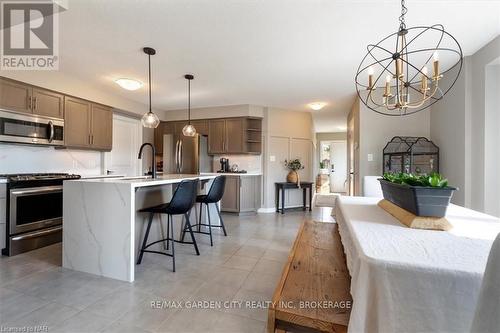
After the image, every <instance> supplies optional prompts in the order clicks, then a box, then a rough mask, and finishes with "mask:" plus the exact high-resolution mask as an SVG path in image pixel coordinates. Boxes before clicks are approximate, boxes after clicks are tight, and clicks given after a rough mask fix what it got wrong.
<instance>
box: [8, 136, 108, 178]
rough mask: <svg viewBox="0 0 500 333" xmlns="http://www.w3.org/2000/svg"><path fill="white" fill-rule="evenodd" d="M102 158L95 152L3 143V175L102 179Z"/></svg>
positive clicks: (100, 154)
mask: <svg viewBox="0 0 500 333" xmlns="http://www.w3.org/2000/svg"><path fill="white" fill-rule="evenodd" d="M102 155H103V154H102V153H100V152H95V151H85V150H72V149H54V148H52V147H39V146H24V145H14V144H5V143H0V174H10V173H38V172H40V173H46V172H68V173H74V174H79V175H87V176H91V175H98V174H101V173H102V163H103V156H102Z"/></svg>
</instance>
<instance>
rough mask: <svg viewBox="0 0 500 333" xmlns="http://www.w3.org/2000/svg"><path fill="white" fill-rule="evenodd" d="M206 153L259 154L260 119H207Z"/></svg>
mask: <svg viewBox="0 0 500 333" xmlns="http://www.w3.org/2000/svg"><path fill="white" fill-rule="evenodd" d="M208 153H209V154H261V153H262V119H260V118H225V119H210V120H209V121H208Z"/></svg>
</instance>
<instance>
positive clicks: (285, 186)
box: [274, 182, 313, 214]
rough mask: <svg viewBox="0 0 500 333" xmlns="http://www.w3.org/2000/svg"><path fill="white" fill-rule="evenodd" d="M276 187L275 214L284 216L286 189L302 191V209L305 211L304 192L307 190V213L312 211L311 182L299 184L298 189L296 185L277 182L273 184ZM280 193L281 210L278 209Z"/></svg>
mask: <svg viewBox="0 0 500 333" xmlns="http://www.w3.org/2000/svg"><path fill="white" fill-rule="evenodd" d="M274 185H275V187H276V200H275V201H276V212H277V213H279V212H280V211H281V214H285V191H286V190H288V189H302V209H303V210H306V196H307V194H306V190H307V189H309V211H311V210H312V187H313V186H312V185H313V183H312V182H300V187H299V186H298V185H297V184H296V183H288V182H279V183H274ZM280 191H281V208H280Z"/></svg>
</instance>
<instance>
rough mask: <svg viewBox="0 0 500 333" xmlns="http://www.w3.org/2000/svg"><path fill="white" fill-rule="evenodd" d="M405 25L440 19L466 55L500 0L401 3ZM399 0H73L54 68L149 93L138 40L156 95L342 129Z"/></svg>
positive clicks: (494, 22)
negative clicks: (295, 115) (315, 107)
mask: <svg viewBox="0 0 500 333" xmlns="http://www.w3.org/2000/svg"><path fill="white" fill-rule="evenodd" d="M407 6H408V9H409V12H408V15H407V24H408V26H412V25H431V24H434V23H442V24H443V25H444V26H445V28H446V29H447V30H448V31H449V32H450V33H452V34H453V35H454V36H455V37H456V38H457V39H458V40H459V42H460V43H461V45H462V48H463V51H464V54H465V55H470V54H472V53H474V52H475V51H477V50H478V49H479V48H480V47H482V46H483V45H485V44H486V43H487V42H489V41H490V40H492V39H493V38H494V37H495V36H496V35H499V34H500V1H477V0H474V1H437V0H420V1H417V0H414V1H407ZM399 12H400V7H399V1H398V0H387V1H355V0H353V1H332V0H324V1H322V0H300V1H299V0H282V1H278V0H254V1H250V0H248V1H246V0H217V1H209V0H199V1H196V0H168V1H167V0H147V1H145V0H143V1H139V0H106V1H103V0H72V1H70V2H69V6H68V10H67V11H64V12H62V13H61V16H60V18H61V19H60V55H61V58H60V59H61V64H60V70H61V71H63V72H64V73H66V74H69V75H72V76H75V77H78V78H80V79H83V80H85V81H87V82H88V83H89V84H92V85H94V86H95V87H98V88H99V89H102V90H104V91H106V92H109V93H112V94H119V95H121V96H122V97H125V98H128V99H131V100H134V101H138V102H144V103H145V102H146V90H145V89H144V87H143V88H142V89H140V90H138V91H135V92H129V91H125V90H122V89H121V88H119V87H118V86H117V85H116V84H115V83H114V82H113V80H114V79H116V78H120V77H128V78H135V79H139V80H141V81H143V82H146V80H147V77H146V69H147V67H146V66H147V57H146V55H144V54H143V53H142V51H141V48H142V47H143V46H151V47H154V48H156V50H157V52H158V53H157V55H156V56H154V57H153V59H152V63H153V104H154V107H155V108H158V109H164V110H169V109H179V108H183V107H185V105H186V82H185V80H184V78H183V75H184V74H185V73H193V74H194V75H195V80H194V81H193V83H192V106H193V107H205V106H217V105H229V104H256V105H264V106H274V107H281V108H289V109H293V110H306V109H307V104H308V103H310V102H313V101H324V102H327V103H328V106H326V107H325V108H324V109H323V110H321V111H319V112H318V111H314V112H313V114H314V119H315V126H316V130H317V131H319V132H328V131H339V130H342V129H343V127H345V115H346V114H347V112H348V110H349V109H350V107H351V105H352V102H353V98H354V92H355V88H354V82H353V77H354V75H355V72H356V69H357V66H358V64H359V62H360V61H361V58H362V57H363V56H364V50H365V47H366V44H368V43H370V42H376V41H378V40H380V39H381V38H383V37H385V36H386V35H388V34H389V33H391V32H394V31H395V30H396V29H397V27H398V20H397V18H398V16H399Z"/></svg>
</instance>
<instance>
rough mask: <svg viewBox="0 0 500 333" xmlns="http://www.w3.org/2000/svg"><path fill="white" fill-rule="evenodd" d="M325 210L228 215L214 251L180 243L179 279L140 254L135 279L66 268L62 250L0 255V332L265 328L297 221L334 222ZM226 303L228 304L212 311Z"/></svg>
mask: <svg viewBox="0 0 500 333" xmlns="http://www.w3.org/2000/svg"><path fill="white" fill-rule="evenodd" d="M330 211H331V209H329V208H315V209H314V210H313V212H312V213H309V212H306V213H304V212H302V211H291V212H287V213H286V214H285V215H280V214H258V215H256V216H246V217H236V216H232V215H226V216H224V217H225V222H226V227H227V229H228V234H229V235H228V237H223V236H221V235H217V236H215V239H214V243H215V244H214V247H210V245H209V244H210V243H209V240H208V236H204V235H197V241H198V243H199V247H200V251H201V255H200V256H196V255H195V254H194V250H193V248H192V247H191V246H190V245H177V246H176V263H177V272H176V273H172V271H171V259H170V258H168V257H164V256H158V255H154V254H148V253H146V254H145V257H144V260H143V263H142V264H141V265H140V266H136V281H135V282H134V283H126V282H121V281H117V280H113V279H108V278H101V277H97V276H94V275H90V274H86V273H80V272H75V271H71V270H67V269H63V268H62V267H60V265H61V246H60V244H57V245H53V246H49V247H45V248H42V249H39V250H36V251H32V252H29V253H26V254H22V255H19V256H16V257H11V258H8V257H2V258H1V259H0V329H2V330H3V331H5V329H6V328H12V327H16V328H27V327H35V326H36V327H38V328H39V329H41V331H48V332H251V333H255V332H264V331H265V327H266V319H267V310H266V308H265V307H264V305H265V303H264V302H265V301H270V300H271V297H272V294H273V291H274V288H275V286H276V284H277V282H278V279H279V276H280V274H281V270H282V268H283V265H284V263H285V261H286V259H287V256H288V251H289V249H290V247H291V245H292V243H293V240H294V239H295V236H296V233H297V230H298V227H299V225H300V223H301V222H302V221H303V220H304V219H305V218H311V217H312V218H314V219H315V220H319V221H329V222H331V221H332V219H331V217H330ZM216 233H217V232H216ZM155 301H158V302H157V303H154V304H157V305H156V306H155V307H152V302H155ZM164 301H167V302H170V303H168V304H167V303H165V302H164ZM202 301H206V302H205V303H200V302H202ZM209 301H212V302H211V303H210V302H209ZM217 301H218V302H219V303H216V302H217ZM225 301H227V302H226V303H225V304H226V305H227V304H233V305H234V306H232V307H227V308H226V307H224V306H221V307H219V306H217V305H219V304H220V305H224V302H225ZM177 302H180V303H177ZM179 304H180V305H182V307H180V308H179V307H178V306H179ZM207 304H208V308H207ZM249 304H250V305H252V306H247V305H249ZM166 305H169V306H166ZM173 305H176V306H173ZM200 307H204V308H200Z"/></svg>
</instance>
